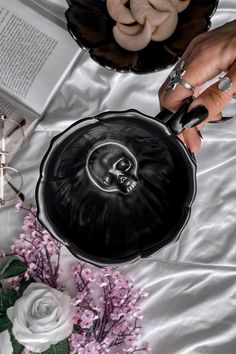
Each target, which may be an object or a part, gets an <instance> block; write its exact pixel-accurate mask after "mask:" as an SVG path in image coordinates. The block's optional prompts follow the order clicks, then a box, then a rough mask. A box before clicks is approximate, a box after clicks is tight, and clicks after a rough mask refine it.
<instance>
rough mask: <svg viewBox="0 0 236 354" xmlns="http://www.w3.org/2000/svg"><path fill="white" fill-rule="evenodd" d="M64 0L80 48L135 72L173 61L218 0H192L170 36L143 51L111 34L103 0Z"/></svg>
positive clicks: (206, 21)
mask: <svg viewBox="0 0 236 354" xmlns="http://www.w3.org/2000/svg"><path fill="white" fill-rule="evenodd" d="M67 1H68V3H69V9H68V10H67V11H66V19H67V23H68V30H69V32H70V33H71V35H72V37H73V38H74V39H75V40H76V41H77V43H78V44H79V45H80V46H81V48H82V49H84V50H86V51H88V52H89V54H90V56H91V58H93V59H94V60H95V61H96V62H98V63H99V64H101V65H102V66H104V67H106V68H109V69H113V70H117V71H120V72H130V71H132V72H135V73H137V74H143V73H150V72H153V71H158V70H162V69H164V68H167V67H168V66H171V65H173V64H174V63H176V62H177V60H178V59H179V58H180V57H181V56H182V54H183V53H184V51H185V49H186V48H187V46H188V44H189V43H190V42H191V40H192V39H193V38H194V37H196V36H197V35H198V34H200V33H203V32H205V31H207V30H208V29H209V28H210V25H211V23H210V18H211V16H212V15H213V13H214V12H215V10H216V8H217V5H218V0H191V3H190V5H189V6H188V7H187V9H186V10H185V11H183V12H182V13H179V20H178V26H177V28H176V30H175V32H174V33H173V35H172V36H171V37H170V38H169V39H167V40H165V41H163V42H154V41H151V42H150V43H149V45H148V46H147V47H146V48H144V49H143V50H140V51H138V52H131V51H127V50H125V49H123V48H121V47H120V46H119V45H118V44H117V42H116V41H115V39H114V37H113V33H112V28H113V26H114V25H115V22H114V21H113V19H112V18H111V17H110V16H109V14H108V12H107V9H106V1H105V0H67Z"/></svg>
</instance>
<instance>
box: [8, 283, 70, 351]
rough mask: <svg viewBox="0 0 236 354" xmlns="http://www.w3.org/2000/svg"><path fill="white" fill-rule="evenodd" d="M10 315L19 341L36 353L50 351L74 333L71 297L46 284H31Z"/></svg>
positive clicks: (14, 332) (10, 309) (13, 330)
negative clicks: (52, 346)
mask: <svg viewBox="0 0 236 354" xmlns="http://www.w3.org/2000/svg"><path fill="white" fill-rule="evenodd" d="M7 316H8V318H9V319H10V321H11V322H12V324H13V327H12V332H13V334H14V336H15V338H16V340H17V341H18V342H19V343H21V344H22V345H24V346H25V347H26V348H27V349H29V350H31V351H32V352H43V351H45V350H47V349H49V347H50V346H51V345H52V344H56V343H58V342H60V341H61V340H63V339H66V338H67V337H69V335H70V334H71V333H72V330H73V323H72V317H73V306H72V305H71V298H70V296H69V295H66V294H64V293H62V292H61V291H58V290H57V289H53V288H51V287H50V286H48V285H46V284H41V283H32V284H30V285H29V286H28V287H27V289H26V290H25V291H24V293H23V295H22V297H20V298H19V299H18V300H17V301H16V302H15V305H14V306H13V307H10V308H9V309H8V310H7Z"/></svg>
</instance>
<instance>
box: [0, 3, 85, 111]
mask: <svg viewBox="0 0 236 354" xmlns="http://www.w3.org/2000/svg"><path fill="white" fill-rule="evenodd" d="M80 51H81V50H80V49H79V47H78V45H77V44H76V43H75V42H74V40H73V39H72V38H71V36H70V34H69V33H68V31H67V30H65V29H63V28H62V27H60V26H58V25H57V24H55V23H53V22H52V21H50V20H49V19H47V18H45V17H44V16H42V15H41V14H39V13H38V12H36V11H35V10H34V9H33V8H31V7H29V6H27V4H26V2H25V1H24V0H10V1H9V0H1V4H0V89H1V90H3V91H5V92H6V93H7V94H9V95H12V96H13V97H14V98H15V99H16V100H17V101H18V102H20V103H23V104H24V105H26V106H29V107H30V108H31V109H32V110H33V111H35V112H36V113H37V114H39V115H42V114H43V112H44V111H45V108H46V107H47V105H48V103H49V102H50V100H51V98H52V96H53V95H54V94H55V92H56V91H57V90H58V88H59V86H60V85H61V83H62V82H63V81H64V79H65V77H66V75H67V74H68V72H69V71H70V70H71V68H72V67H73V64H74V63H75V61H76V59H77V58H78V55H79V53H80Z"/></svg>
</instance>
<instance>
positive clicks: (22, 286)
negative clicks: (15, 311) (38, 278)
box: [19, 279, 35, 297]
mask: <svg viewBox="0 0 236 354" xmlns="http://www.w3.org/2000/svg"><path fill="white" fill-rule="evenodd" d="M32 283H35V281H34V280H33V279H29V280H22V281H21V283H20V290H19V297H21V296H22V295H23V292H24V291H25V290H26V289H27V288H28V286H29V285H30V284H32Z"/></svg>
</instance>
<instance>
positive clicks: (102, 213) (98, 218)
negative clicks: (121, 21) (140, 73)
mask: <svg viewBox="0 0 236 354" xmlns="http://www.w3.org/2000/svg"><path fill="white" fill-rule="evenodd" d="M101 142H102V143H106V144H107V143H110V142H112V143H114V142H117V143H119V144H122V145H123V146H125V147H126V148H128V149H129V151H131V152H132V154H133V155H134V156H135V157H136V158H137V161H138V169H137V179H138V184H137V186H136V188H135V189H134V190H133V191H132V192H130V193H128V194H124V193H121V192H112V193H108V192H106V191H103V190H101V189H99V188H97V186H96V185H94V184H93V183H92V182H91V180H90V178H89V176H88V173H87V171H86V161H87V157H88V153H89V151H91V149H93V148H94V146H97V145H98V144H100V143H101ZM195 172H196V171H195V163H194V162H193V161H192V160H191V158H190V157H189V156H188V153H187V152H186V150H185V148H184V147H183V145H182V143H181V142H180V141H179V140H178V138H176V137H175V136H174V135H172V134H170V133H168V134H167V131H166V128H165V127H164V126H163V125H162V124H159V123H157V122H156V121H155V120H154V119H151V118H149V117H147V116H144V115H142V114H139V112H136V111H128V112H120V113H119V112H114V113H104V114H101V115H99V116H97V117H94V118H90V119H86V120H84V121H80V122H78V123H76V124H75V125H73V126H72V127H71V128H69V129H68V130H67V131H65V132H64V133H62V134H61V135H59V136H58V137H56V138H54V140H53V141H52V144H51V146H50V148H49V150H48V152H47V154H46V156H45V158H44V160H43V162H42V165H41V178H40V181H39V183H38V187H37V203H38V209H39V219H40V221H41V222H42V223H43V224H44V226H45V227H46V228H47V229H48V230H49V231H50V232H51V233H52V234H53V235H54V236H55V237H56V238H57V239H59V240H60V241H62V242H63V243H64V244H66V246H67V247H68V248H69V249H70V250H71V252H72V253H74V254H75V255H76V256H77V257H79V258H82V259H85V260H88V261H90V262H92V263H95V264H100V263H101V264H111V263H122V262H126V261H130V260H133V259H136V258H137V257H147V256H149V255H151V254H153V253H155V252H156V251H158V250H159V249H161V248H162V247H164V246H165V245H167V244H168V243H170V242H171V241H173V240H175V239H176V238H177V237H178V236H179V233H180V232H181V230H182V229H183V227H184V226H185V224H186V223H187V220H188V218H189V215H190V207H191V204H192V201H193V199H194V196H195Z"/></svg>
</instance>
